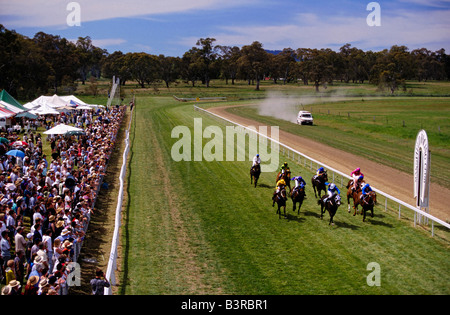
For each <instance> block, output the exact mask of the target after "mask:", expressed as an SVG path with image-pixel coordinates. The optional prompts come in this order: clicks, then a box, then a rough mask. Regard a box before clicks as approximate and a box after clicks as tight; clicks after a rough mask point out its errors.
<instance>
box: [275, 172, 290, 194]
mask: <svg viewBox="0 0 450 315" xmlns="http://www.w3.org/2000/svg"><path fill="white" fill-rule="evenodd" d="M280 179H284V181H285V182H286V185H287V186H288V187H289V192H291V171H285V172H284V173H281V172H279V173H278V175H277V180H276V181H275V182H276V183H278V181H279V180H280Z"/></svg>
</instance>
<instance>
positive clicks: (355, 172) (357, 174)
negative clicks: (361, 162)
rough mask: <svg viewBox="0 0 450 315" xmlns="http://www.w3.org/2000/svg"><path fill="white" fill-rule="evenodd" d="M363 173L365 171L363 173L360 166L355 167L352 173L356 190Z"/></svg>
mask: <svg viewBox="0 0 450 315" xmlns="http://www.w3.org/2000/svg"><path fill="white" fill-rule="evenodd" d="M361 175H363V173H361V169H360V168H359V167H358V168H356V169H354V170H353V172H351V173H350V176H351V177H352V178H353V189H355V190H356V188H357V182H358V178H359V177H360V176H361ZM363 176H364V175H363Z"/></svg>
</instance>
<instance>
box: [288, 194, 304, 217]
mask: <svg viewBox="0 0 450 315" xmlns="http://www.w3.org/2000/svg"><path fill="white" fill-rule="evenodd" d="M291 199H292V202H293V204H294V206H293V209H292V211H294V212H295V209H296V207H297V203H298V211H297V214H300V208H301V207H302V204H303V199H305V188H304V187H299V188H294V190H293V191H292V192H291Z"/></svg>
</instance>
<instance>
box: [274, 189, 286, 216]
mask: <svg viewBox="0 0 450 315" xmlns="http://www.w3.org/2000/svg"><path fill="white" fill-rule="evenodd" d="M274 202H276V203H277V205H278V210H277V214H278V218H281V211H280V209H281V208H282V207H283V210H284V217H285V218H286V188H285V187H284V186H281V187H280V192H279V193H278V194H276V195H275V197H274ZM273 206H274V204H272V207H273Z"/></svg>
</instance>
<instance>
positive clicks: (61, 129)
mask: <svg viewBox="0 0 450 315" xmlns="http://www.w3.org/2000/svg"><path fill="white" fill-rule="evenodd" d="M70 131H78V132H83V129H81V128H76V127H72V126H68V125H64V124H60V125H58V126H55V127H53V128H51V129H49V130H47V131H45V132H44V134H46V135H65V134H66V133H68V132H70Z"/></svg>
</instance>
